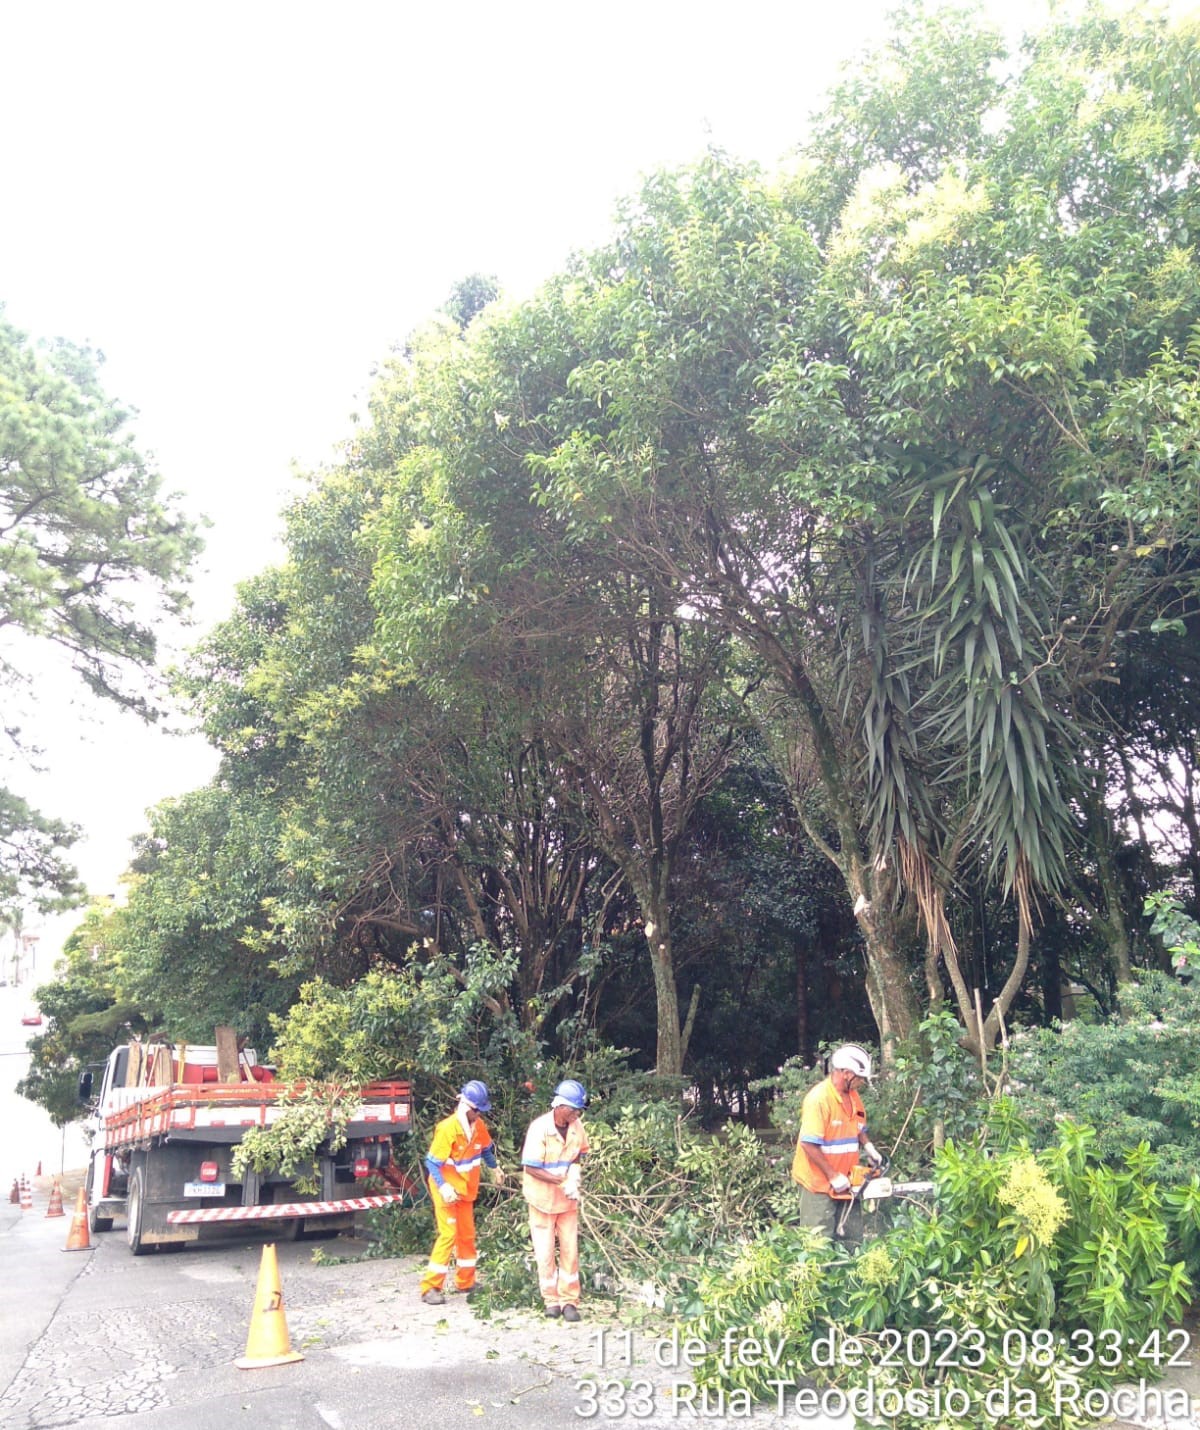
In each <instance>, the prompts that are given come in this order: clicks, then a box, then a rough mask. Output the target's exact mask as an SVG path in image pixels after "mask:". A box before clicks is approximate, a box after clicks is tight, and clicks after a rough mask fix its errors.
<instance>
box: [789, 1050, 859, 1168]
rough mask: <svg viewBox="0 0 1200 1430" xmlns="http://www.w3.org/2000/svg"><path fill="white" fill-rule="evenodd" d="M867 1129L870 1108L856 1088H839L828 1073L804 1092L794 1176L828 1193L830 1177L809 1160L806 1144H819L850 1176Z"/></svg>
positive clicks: (832, 1160) (828, 1156) (830, 1159)
mask: <svg viewBox="0 0 1200 1430" xmlns="http://www.w3.org/2000/svg"><path fill="white" fill-rule="evenodd" d="M866 1130H867V1112H866V1109H865V1108H864V1107H863V1103H862V1098H861V1097H859V1095H858V1093H857V1092H855V1091H853V1090H851V1091H849V1092H847V1093H845V1094H843V1093H840V1092H838V1090H837V1088H836V1087H834V1085H833V1079H832V1078H828V1077H827V1078H826V1079H825V1080H824V1082H819V1083H817V1085H816V1087H814V1088H810V1089H809V1091H808V1093H807V1094H806V1095H805V1098H804V1102H803V1104H802V1106H801V1109H800V1138H799V1141H798V1142H797V1143H796V1155H795V1157H794V1158H793V1159H792V1180H793V1181H795V1182H799V1183H800V1185H801V1186H802V1187H807V1188H808V1190H809V1191H810V1192H817V1193H824V1194H825V1195H826V1196H828V1195H829V1190H830V1187H829V1178H828V1177H827V1176H826V1175H825V1174H824V1172H822V1171H821V1170H820V1169H819V1168H818V1167H817V1166H815V1165H814V1164H813V1163H812V1162H811V1161H810V1160H809V1157H808V1154H807V1153H806V1152H805V1150H804V1144H805V1143H806V1142H807V1143H809V1144H810V1145H813V1146H816V1147H819V1148H820V1149H821V1151H822V1152H824V1154H825V1156H826V1157H827V1158H828V1159H829V1164H830V1166H831V1167H832V1168H833V1170H834V1172H835V1173H838V1172H840V1173H841V1174H842V1175H843V1176H846V1177H848V1176H849V1175H850V1171H851V1168H853V1167H854V1166H855V1164H856V1163H857V1162H858V1149H859V1143H860V1140H861V1137H862V1136H863V1135H865V1133H866Z"/></svg>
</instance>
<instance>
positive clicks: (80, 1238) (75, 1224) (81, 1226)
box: [63, 1187, 92, 1251]
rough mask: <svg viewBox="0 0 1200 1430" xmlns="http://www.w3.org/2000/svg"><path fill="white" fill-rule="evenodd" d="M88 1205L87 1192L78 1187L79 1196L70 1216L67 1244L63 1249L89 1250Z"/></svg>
mask: <svg viewBox="0 0 1200 1430" xmlns="http://www.w3.org/2000/svg"><path fill="white" fill-rule="evenodd" d="M87 1221H88V1207H87V1193H86V1192H85V1191H84V1189H83V1188H82V1187H80V1188H79V1196H78V1197H77V1198H76V1200H75V1215H74V1216H73V1217H72V1218H71V1225H70V1228H69V1230H68V1231H67V1244H66V1246H64V1247H63V1250H64V1251H89V1250H90V1249H91V1245H92V1243H91V1241H90V1240H89V1238H88V1225H87Z"/></svg>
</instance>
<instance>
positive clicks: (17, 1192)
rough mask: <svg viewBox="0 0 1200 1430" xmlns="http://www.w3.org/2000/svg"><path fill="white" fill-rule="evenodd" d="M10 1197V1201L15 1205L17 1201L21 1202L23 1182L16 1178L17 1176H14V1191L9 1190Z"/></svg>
mask: <svg viewBox="0 0 1200 1430" xmlns="http://www.w3.org/2000/svg"><path fill="white" fill-rule="evenodd" d="M8 1199H9V1201H10V1202H12V1203H13V1205H14V1206H16V1205H17V1203H19V1202H20V1200H21V1183H20V1182H19V1181H18V1180H17V1179H16V1177H14V1178H13V1184H12V1191H11V1192H9V1194H8Z"/></svg>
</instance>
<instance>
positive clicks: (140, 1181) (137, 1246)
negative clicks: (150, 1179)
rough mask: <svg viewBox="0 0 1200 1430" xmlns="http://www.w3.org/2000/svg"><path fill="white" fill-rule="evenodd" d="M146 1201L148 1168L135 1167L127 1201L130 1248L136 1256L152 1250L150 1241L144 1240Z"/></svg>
mask: <svg viewBox="0 0 1200 1430" xmlns="http://www.w3.org/2000/svg"><path fill="white" fill-rule="evenodd" d="M145 1202H146V1169H145V1167H135V1168H134V1169H133V1171H132V1172H130V1174H129V1193H128V1196H127V1199H126V1202H125V1206H126V1228H125V1235H126V1236H127V1237H128V1239H129V1249H130V1251H132V1252H133V1254H134V1256H144V1255H145V1253H146V1252H147V1251H149V1250H150V1245H149V1243H143V1241H142V1218H143V1215H144V1213H145Z"/></svg>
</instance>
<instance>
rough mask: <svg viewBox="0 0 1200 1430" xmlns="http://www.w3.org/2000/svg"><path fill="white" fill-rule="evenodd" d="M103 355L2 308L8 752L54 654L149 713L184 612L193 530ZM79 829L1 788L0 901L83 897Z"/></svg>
mask: <svg viewBox="0 0 1200 1430" xmlns="http://www.w3.org/2000/svg"><path fill="white" fill-rule="evenodd" d="M100 361H101V359H100V357H99V355H98V354H96V353H93V352H91V351H89V350H88V349H86V348H80V347H76V346H74V345H72V344H70V343H67V342H63V341H59V342H55V343H42V344H34V343H32V342H31V341H30V340H29V339H28V338H27V337H26V335H25V334H23V333H21V332H20V331H18V329H16V328H15V327H13V325H12V324H11V323H9V322H8V321H7V319H6V318H5V317H4V316H3V311H2V310H0V698H2V699H3V703H4V708H5V716H4V732H5V735H6V737H7V739H8V741H9V746H10V752H11V751H12V750H13V749H14V748H15V750H17V751H20V752H22V753H24V754H25V755H28V754H29V753H30V749H29V743H28V740H27V738H26V736H25V735H24V734H23V733H22V730H21V725H22V723H23V722H22V717H21V714H20V712H21V711H22V709H26V710H27V709H28V705H29V702H30V700H31V698H33V697H34V696H35V695H36V690H35V679H36V675H37V672H38V670H39V669H40V668H42V665H43V663H44V662H45V660H46V658H47V655H48V653H49V652H50V651H53V652H57V653H59V654H60V655H61V656H62V657H64V658H65V660H66V661H67V662H68V663H69V666H70V668H71V669H72V670H73V671H74V672H75V673H76V674H77V675H78V676H79V677H80V679H82V680H83V682H84V683H85V684H86V685H87V687H88V688H89V689H91V690H92V691H93V692H94V693H95V694H97V695H99V696H100V697H102V698H104V699H107V700H113V701H116V702H117V703H118V704H120V705H122V706H124V707H126V708H129V709H132V710H134V711H136V712H137V713H139V714H140V715H142V716H149V715H151V714H152V701H151V699H150V697H149V696H148V694H147V691H146V686H145V679H144V677H145V675H146V673H147V672H148V671H149V670H150V669H151V668H152V666H153V664H154V659H155V651H156V642H155V634H154V628H155V623H156V621H157V620H159V619H161V617H162V616H163V615H165V614H166V615H176V614H178V613H179V612H180V610H181V609H182V607H183V605H184V602H185V598H184V594H183V591H182V582H183V579H184V576H185V574H186V572H187V569H188V566H189V565H190V563H191V561H192V558H193V557H194V556H195V554H196V552H197V550H198V545H199V543H198V540H197V536H196V533H195V530H194V528H193V526H192V525H191V524H190V523H189V522H188V521H187V520H186V519H185V518H184V517H183V516H182V515H181V514H180V512H179V511H178V510H177V508H176V507H175V504H174V502H173V499H172V498H170V497H167V496H166V495H165V494H164V492H163V490H162V482H161V480H160V478H159V476H158V474H157V473H156V472H155V471H154V470H153V469H152V468H151V467H150V466H149V464H148V463H147V461H146V460H145V458H144V457H143V456H142V455H141V454H140V453H139V451H138V450H137V448H136V446H135V445H134V442H133V439H132V436H131V434H130V431H129V424H130V413H129V412H128V411H127V410H126V409H124V408H123V407H121V406H120V405H119V404H118V403H116V402H114V401H113V400H112V399H111V398H110V397H108V396H107V395H106V394H105V393H104V391H103V389H102V387H101V385H100V380H99V371H98V370H99V364H100ZM72 838H73V831H72V830H70V829H69V828H67V827H66V826H64V825H62V824H61V823H59V822H57V821H54V820H48V819H46V818H45V817H44V816H41V815H39V814H37V812H36V811H34V810H32V809H30V808H29V806H28V805H27V804H25V802H24V801H23V800H22V799H20V798H19V797H18V796H17V795H16V794H14V793H12V792H10V791H9V790H7V789H0V902H2V903H8V904H11V903H13V902H19V901H21V900H27V899H34V900H35V901H37V902H39V903H41V904H42V905H43V906H46V905H47V902H50V903H53V902H54V901H55V900H56V899H59V900H60V901H61V899H62V898H63V897H66V898H68V899H69V898H71V897H73V896H74V895H75V894H76V892H77V891H76V889H75V887H74V884H73V880H72V876H71V873H70V870H69V868H68V867H67V865H66V862H65V859H64V851H65V850H66V849H67V848H68V847H69V845H70V843H71V841H72Z"/></svg>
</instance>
